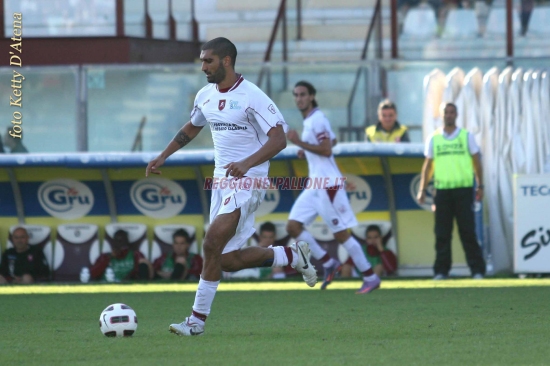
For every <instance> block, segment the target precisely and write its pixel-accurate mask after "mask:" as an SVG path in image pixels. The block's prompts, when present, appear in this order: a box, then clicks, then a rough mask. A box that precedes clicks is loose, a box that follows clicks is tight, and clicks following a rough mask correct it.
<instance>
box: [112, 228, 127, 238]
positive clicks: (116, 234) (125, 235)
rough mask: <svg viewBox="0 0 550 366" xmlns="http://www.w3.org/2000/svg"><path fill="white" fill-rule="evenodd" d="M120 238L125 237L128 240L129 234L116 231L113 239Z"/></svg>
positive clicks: (119, 230) (123, 231) (124, 231)
mask: <svg viewBox="0 0 550 366" xmlns="http://www.w3.org/2000/svg"><path fill="white" fill-rule="evenodd" d="M118 237H124V238H125V239H128V232H127V231H126V230H123V229H118V230H117V231H115V233H114V235H113V238H118Z"/></svg>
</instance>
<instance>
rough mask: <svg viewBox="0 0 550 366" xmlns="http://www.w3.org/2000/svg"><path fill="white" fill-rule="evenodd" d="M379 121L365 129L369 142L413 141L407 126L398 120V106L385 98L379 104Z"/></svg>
mask: <svg viewBox="0 0 550 366" xmlns="http://www.w3.org/2000/svg"><path fill="white" fill-rule="evenodd" d="M378 120H379V121H378V123H377V124H376V125H372V126H369V127H367V128H366V129H365V134H366V139H367V141H369V142H411V140H410V138H409V134H408V132H407V127H405V126H402V125H401V124H400V123H399V122H397V107H396V106H395V104H394V103H393V102H390V101H389V100H384V101H382V102H381V103H380V104H379V105H378Z"/></svg>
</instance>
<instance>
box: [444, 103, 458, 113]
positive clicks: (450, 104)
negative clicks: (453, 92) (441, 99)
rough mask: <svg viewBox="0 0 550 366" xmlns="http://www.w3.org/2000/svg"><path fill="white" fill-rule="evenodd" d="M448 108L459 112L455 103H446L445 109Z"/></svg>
mask: <svg viewBox="0 0 550 366" xmlns="http://www.w3.org/2000/svg"><path fill="white" fill-rule="evenodd" d="M447 107H453V108H454V109H455V112H458V108H457V107H456V104H454V103H451V102H447V103H445V107H443V109H445V108H447Z"/></svg>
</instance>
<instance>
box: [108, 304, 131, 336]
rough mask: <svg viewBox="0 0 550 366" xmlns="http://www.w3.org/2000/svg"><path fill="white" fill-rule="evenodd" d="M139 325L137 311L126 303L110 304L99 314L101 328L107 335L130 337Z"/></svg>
mask: <svg viewBox="0 0 550 366" xmlns="http://www.w3.org/2000/svg"><path fill="white" fill-rule="evenodd" d="M137 326H138V320H137V315H136V312H135V311H134V310H133V309H132V308H131V307H129V306H128V305H126V304H113V305H109V306H107V308H106V309H105V310H103V311H102V312H101V315H100V316H99V329H100V330H101V333H103V334H105V335H106V336H107V337H130V336H132V335H133V334H134V333H135V331H136V329H137Z"/></svg>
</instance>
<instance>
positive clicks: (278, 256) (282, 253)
mask: <svg viewBox="0 0 550 366" xmlns="http://www.w3.org/2000/svg"><path fill="white" fill-rule="evenodd" d="M269 248H270V249H271V250H273V264H272V265H271V267H284V266H286V265H288V264H289V263H290V262H292V259H291V260H290V261H289V259H288V256H287V253H286V250H285V249H286V247H280V246H279V247H274V246H272V245H270V246H269ZM289 249H290V248H289Z"/></svg>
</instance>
